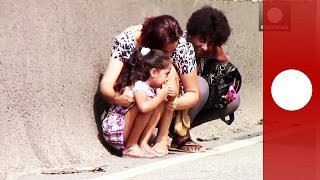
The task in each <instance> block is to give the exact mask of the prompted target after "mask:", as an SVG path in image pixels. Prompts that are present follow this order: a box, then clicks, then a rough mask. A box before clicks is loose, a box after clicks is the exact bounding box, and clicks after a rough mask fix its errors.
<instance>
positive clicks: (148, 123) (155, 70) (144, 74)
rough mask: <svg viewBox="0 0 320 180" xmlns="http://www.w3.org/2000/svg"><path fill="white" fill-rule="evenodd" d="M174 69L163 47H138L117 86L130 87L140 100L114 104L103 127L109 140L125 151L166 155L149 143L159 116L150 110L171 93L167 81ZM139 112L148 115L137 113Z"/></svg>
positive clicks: (127, 154) (147, 155)
mask: <svg viewBox="0 0 320 180" xmlns="http://www.w3.org/2000/svg"><path fill="white" fill-rule="evenodd" d="M170 69H171V62H170V59H169V57H168V56H166V55H165V54H164V53H163V52H162V51H160V50H155V49H152V50H150V49H149V48H137V49H136V50H134V52H133V54H132V55H131V57H130V59H129V60H128V62H127V63H126V64H125V66H124V67H123V68H122V71H121V75H120V77H119V79H118V81H117V83H116V85H115V86H114V89H115V91H116V92H119V93H122V92H123V91H124V89H125V88H126V87H128V88H129V89H131V90H132V92H133V95H134V97H135V100H136V102H135V103H133V104H131V105H130V106H129V107H124V106H120V105H112V106H111V108H110V109H109V112H108V114H107V116H106V118H105V119H104V120H103V122H102V129H103V136H104V138H105V140H106V141H107V142H108V143H109V144H110V145H112V146H113V147H115V148H116V149H123V155H126V156H133V157H148V158H153V157H156V156H157V157H161V156H164V155H163V154H159V153H157V152H156V151H154V150H153V149H152V148H151V147H150V146H149V145H148V140H149V139H150V137H151V134H152V132H153V129H154V128H155V127H156V125H157V123H158V120H159V118H158V119H154V118H150V117H152V116H153V114H152V113H148V112H153V110H154V109H155V108H156V107H157V106H159V105H160V104H161V103H162V102H163V101H164V100H165V98H166V97H167V94H168V91H167V87H166V85H165V83H166V81H167V77H168V74H169V73H170ZM138 112H142V113H146V114H147V115H145V116H139V117H137V114H138ZM136 117H137V118H136ZM141 117H144V118H141Z"/></svg>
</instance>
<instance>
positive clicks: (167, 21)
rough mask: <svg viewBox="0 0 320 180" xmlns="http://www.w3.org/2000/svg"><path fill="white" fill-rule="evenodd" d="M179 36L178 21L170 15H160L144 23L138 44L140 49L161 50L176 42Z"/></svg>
mask: <svg viewBox="0 0 320 180" xmlns="http://www.w3.org/2000/svg"><path fill="white" fill-rule="evenodd" d="M181 35H182V29H181V27H180V25H179V23H178V21H177V20H176V19H175V18H174V17H172V16H170V15H161V16H156V17H151V18H148V19H146V20H145V21H144V23H143V26H142V30H141V36H140V38H141V39H140V43H141V46H142V47H148V48H151V49H159V50H163V49H164V47H165V46H166V45H167V44H170V43H174V42H176V41H178V39H179V37H180V36H181Z"/></svg>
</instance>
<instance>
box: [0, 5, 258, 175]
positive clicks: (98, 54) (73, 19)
mask: <svg viewBox="0 0 320 180" xmlns="http://www.w3.org/2000/svg"><path fill="white" fill-rule="evenodd" d="M204 4H210V5H214V6H217V7H219V8H221V9H223V10H224V12H225V13H226V15H227V17H228V18H229V20H230V24H231V25H232V27H233V33H232V35H231V37H230V39H229V41H228V43H227V51H228V54H229V55H230V57H231V61H232V62H233V63H234V64H236V65H237V66H238V67H239V69H240V71H241V72H242V75H243V78H244V82H243V83H244V84H243V88H242V90H241V96H242V102H241V106H240V109H239V111H238V112H237V119H238V122H237V123H238V126H236V127H234V128H242V127H243V128H245V129H250V128H251V127H253V126H255V125H256V122H257V121H258V120H259V119H261V118H262V33H261V32H259V31H258V17H259V15H258V3H253V2H250V1H249V2H233V1H212V0H210V1H209V0H207V1H205V0H172V1H168V0H118V1H113V0H72V1H71V0H68V1H64V0H41V1H39V0H30V1H19V0H1V1H0V103H1V106H0V117H1V121H0V139H1V140H0V173H1V174H0V175H1V176H4V177H5V176H7V175H8V174H12V173H18V174H19V173H22V174H23V173H30V172H41V170H42V169H45V168H51V167H58V166H63V165H70V164H77V163H81V162H91V161H95V160H97V159H99V158H102V157H104V158H105V157H108V156H111V155H110V153H109V152H108V151H106V149H105V148H104V147H103V146H102V145H101V143H100V141H99V140H98V138H97V125H96V122H95V119H94V115H93V101H94V95H95V93H96V90H97V85H98V79H99V74H100V73H102V72H103V71H104V69H105V67H106V65H107V63H108V59H109V55H110V51H111V43H112V38H113V37H114V36H115V35H116V34H117V33H119V32H120V31H122V30H123V29H124V28H126V27H127V26H129V25H134V24H138V23H141V22H142V21H143V20H144V17H147V16H151V15H160V14H171V15H173V16H175V17H176V18H177V19H178V20H179V22H180V23H181V26H182V27H183V28H184V27H185V23H186V21H187V19H188V17H189V16H190V15H191V13H192V11H193V10H195V9H197V8H199V7H201V6H202V5H204ZM236 125H237V124H236Z"/></svg>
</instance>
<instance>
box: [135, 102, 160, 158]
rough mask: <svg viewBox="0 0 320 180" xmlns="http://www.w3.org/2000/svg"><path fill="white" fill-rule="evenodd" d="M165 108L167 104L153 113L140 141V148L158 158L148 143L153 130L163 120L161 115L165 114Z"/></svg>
mask: <svg viewBox="0 0 320 180" xmlns="http://www.w3.org/2000/svg"><path fill="white" fill-rule="evenodd" d="M164 108H165V102H163V103H161V104H160V105H159V106H158V107H157V108H156V109H155V110H153V113H152V115H151V116H150V119H149V121H148V123H147V125H146V127H145V128H144V130H143V132H142V134H141V136H140V139H139V145H140V147H142V148H143V149H144V150H146V151H148V152H150V153H153V154H155V155H156V156H157V152H156V151H154V150H153V149H152V148H151V147H150V146H149V144H148V142H149V140H150V138H151V135H152V133H153V130H154V129H155V128H156V126H157V124H158V122H159V120H160V118H161V115H162V113H163V110H164ZM158 156H160V155H158Z"/></svg>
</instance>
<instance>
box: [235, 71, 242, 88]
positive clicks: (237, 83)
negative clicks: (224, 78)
mask: <svg viewBox="0 0 320 180" xmlns="http://www.w3.org/2000/svg"><path fill="white" fill-rule="evenodd" d="M234 76H235V82H234V90H236V91H237V93H238V92H239V91H240V88H241V85H242V77H241V74H240V72H239V70H238V68H236V70H235V71H234Z"/></svg>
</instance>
